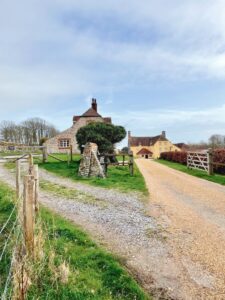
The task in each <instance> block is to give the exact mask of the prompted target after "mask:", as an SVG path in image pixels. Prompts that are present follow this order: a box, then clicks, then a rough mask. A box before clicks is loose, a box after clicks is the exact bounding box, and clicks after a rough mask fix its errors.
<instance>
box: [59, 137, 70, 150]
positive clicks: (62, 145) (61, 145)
mask: <svg viewBox="0 0 225 300" xmlns="http://www.w3.org/2000/svg"><path fill="white" fill-rule="evenodd" d="M69 147H70V139H60V140H59V148H69Z"/></svg>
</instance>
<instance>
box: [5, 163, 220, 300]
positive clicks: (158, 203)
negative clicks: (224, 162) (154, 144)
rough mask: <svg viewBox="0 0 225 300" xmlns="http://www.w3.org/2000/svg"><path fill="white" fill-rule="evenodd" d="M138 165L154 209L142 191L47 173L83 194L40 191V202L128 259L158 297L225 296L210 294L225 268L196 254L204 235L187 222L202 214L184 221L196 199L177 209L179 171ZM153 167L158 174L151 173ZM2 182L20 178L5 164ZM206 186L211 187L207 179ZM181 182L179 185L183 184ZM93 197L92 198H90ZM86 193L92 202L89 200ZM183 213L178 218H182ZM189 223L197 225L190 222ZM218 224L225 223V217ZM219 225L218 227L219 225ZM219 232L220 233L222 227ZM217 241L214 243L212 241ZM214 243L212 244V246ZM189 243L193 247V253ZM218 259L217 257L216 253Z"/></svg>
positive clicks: (45, 174) (46, 177)
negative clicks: (209, 264)
mask: <svg viewBox="0 0 225 300" xmlns="http://www.w3.org/2000/svg"><path fill="white" fill-rule="evenodd" d="M139 164H140V167H141V168H143V170H144V171H143V173H144V174H145V176H146V178H147V179H148V178H149V181H150V186H149V187H150V190H151V193H152V204H151V205H150V207H148V203H147V204H144V203H143V202H142V201H141V200H140V199H138V197H137V195H127V194H124V193H119V192H115V191H114V190H105V189H102V188H97V187H91V186H88V185H84V184H80V183H75V182H74V181H71V180H69V179H62V178H59V177H57V176H54V175H52V174H50V173H48V172H46V171H41V173H40V175H41V178H42V180H45V181H47V182H51V183H54V184H56V185H57V186H61V187H62V188H63V189H65V188H66V189H70V190H71V189H74V190H76V191H79V193H81V194H80V195H81V196H82V199H80V195H79V200H78V198H77V199H72V198H71V199H68V197H62V196H60V197H59V196H57V195H56V194H53V193H50V192H46V191H41V202H42V203H43V204H44V205H46V206H47V207H49V208H50V209H52V210H54V211H56V212H57V213H59V214H61V215H62V216H64V217H66V218H67V219H69V220H71V221H73V222H74V223H76V224H79V225H80V226H82V228H84V229H85V230H86V231H88V232H89V233H90V234H91V235H92V236H93V237H94V238H95V240H97V241H98V242H99V243H101V244H103V245H104V246H105V247H106V248H108V249H109V250H110V251H112V252H113V253H115V254H117V255H119V256H120V257H122V258H124V260H123V262H124V264H125V265H126V266H127V267H128V269H129V270H130V271H131V272H132V273H133V274H135V276H136V277H137V279H138V280H139V281H140V282H141V284H142V285H143V286H144V288H145V289H146V290H148V291H149V292H150V293H153V294H154V296H155V299H188V300H189V299H224V297H223V296H221V297H220V296H218V297H217V298H208V297H209V295H215V294H216V293H217V292H218V291H220V290H219V285H220V284H221V283H222V271H221V274H218V273H216V272H214V270H211V269H210V268H208V267H207V266H205V265H204V264H203V263H202V261H201V260H199V258H198V256H197V255H196V257H195V256H194V255H193V256H192V255H191V254H192V253H193V250H191V249H192V248H194V246H193V244H196V241H198V240H199V241H200V238H202V237H198V236H195V235H194V234H193V233H192V231H191V229H190V228H189V226H188V225H190V227H192V226H193V224H194V223H193V222H197V220H198V217H197V216H195V215H193V216H191V215H190V218H191V221H190V219H187V220H186V219H185V222H183V218H184V216H185V215H186V212H185V210H184V207H183V206H187V207H189V206H191V204H190V203H191V201H192V202H193V201H194V200H193V199H191V198H190V197H189V198H190V199H189V198H188V197H186V198H187V199H186V198H185V201H184V202H185V203H186V202H187V203H186V204H183V203H182V205H183V206H182V207H181V208H180V207H179V205H178V204H179V203H178V204H176V205H177V207H176V208H175V206H174V204H173V203H174V202H175V201H178V200H176V199H177V197H178V198H179V197H181V196H179V194H178V196H177V192H178V193H181V195H183V194H182V193H183V190H182V191H180V187H176V188H175V187H174V186H173V185H170V182H169V180H170V177H171V176H175V179H174V181H175V182H177V179H176V176H178V177H179V174H178V175H176V173H174V174H173V171H172V170H171V172H172V173H171V174H172V175H171V174H169V176H166V177H165V179H163V178H161V177H160V176H161V175H160V174H161V173H162V171H163V172H164V169H163V168H164V167H163V166H160V165H156V164H155V163H153V164H151V163H149V165H148V163H146V162H145V161H144V162H142V161H140V162H139ZM146 164H147V165H146ZM153 169H155V172H156V174H155V173H154V171H153ZM157 170H158V171H157ZM150 171H152V172H153V173H154V174H151V172H150ZM168 172H170V170H169V171H168ZM181 175H183V174H181ZM158 176H159V178H158ZM0 180H4V181H7V182H8V183H10V184H11V185H14V181H15V179H14V174H13V173H12V172H11V173H10V172H9V171H8V170H5V169H4V168H3V167H2V165H1V164H0ZM161 180H162V182H161ZM186 181H187V180H186ZM161 184H162V186H161ZM205 185H206V188H207V183H206V184H205ZM178 186H180V185H179V184H178ZM161 189H162V190H161ZM173 189H175V190H173ZM182 189H183V188H182ZM170 190H171V191H173V192H170ZM218 190H219V191H220V190H221V193H223V192H224V190H223V189H220V187H219V186H218ZM179 191H180V192H179ZM171 193H172V195H171ZM90 196H91V197H93V199H92V200H91V201H90ZM87 197H88V199H89V201H86V200H85V199H86V198H87ZM157 199H158V200H157ZM160 199H161V200H160ZM164 201H165V202H164ZM178 202H179V201H178ZM212 203H213V201H212ZM180 205H181V204H180ZM201 205H203V203H202V204H201V203H200V202H199V204H198V210H199V212H201V211H202V206H201ZM218 205H219V202H218ZM167 206H168V208H167ZM169 208H170V209H169ZM217 209H218V212H215V211H213V212H212V211H211V210H209V209H208V208H207V209H206V210H205V211H204V214H207V215H208V216H210V218H211V219H213V218H214V217H215V214H216V215H219V211H220V207H219V206H218V207H217ZM186 210H187V208H186ZM178 212H179V217H178V216H177V215H178ZM195 213H196V212H195ZM174 220H175V221H174ZM178 221H179V222H178ZM186 222H187V225H186V226H185V224H186ZM189 222H191V223H193V224H189ZM218 223H221V224H222V225H221V226H223V224H224V223H223V219H222V217H221V218H220V221H218ZM207 225H208V224H207ZM214 226H215V225H214ZM216 226H217V227H218V226H219V225H218V224H216ZM211 230H212V226H211V227H210V229H209V230H207V232H208V234H209V235H211V234H212V233H211ZM215 232H217V233H218V230H217V231H216V230H215ZM198 234H200V232H198ZM223 234H224V232H221V235H222V236H223ZM216 237H217V238H219V237H218V235H217V236H216V235H215V236H214V238H216ZM223 237H224V236H223ZM221 240H222V239H221ZM223 241H224V240H223ZM213 242H215V241H214V240H213ZM211 246H212V245H209V247H211ZM186 247H188V251H187V248H186ZM199 247H200V246H199ZM206 247H207V245H206ZM222 247H224V244H221V245H218V248H216V249H215V248H213V250H215V251H219V252H218V253H219V254H218V256H219V258H218V259H219V261H218V262H217V266H218V265H219V264H220V265H221V270H222V268H223V267H224V262H222V257H223V255H222V253H221V250H222ZM224 249H225V248H224ZM189 250H190V253H189ZM201 250H202V249H201ZM206 250H207V248H206V249H205V251H206ZM207 251H208V250H207ZM213 257H214V258H215V257H216V254H214V256H213ZM213 263H214V262H213ZM212 267H214V265H213V266H212ZM221 291H222V289H221Z"/></svg>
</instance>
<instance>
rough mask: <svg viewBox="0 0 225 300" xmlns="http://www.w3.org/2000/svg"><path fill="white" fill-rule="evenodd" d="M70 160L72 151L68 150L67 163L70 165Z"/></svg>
mask: <svg viewBox="0 0 225 300" xmlns="http://www.w3.org/2000/svg"><path fill="white" fill-rule="evenodd" d="M70 161H71V156H70V152H69V151H68V152H67V165H68V167H69V165H70Z"/></svg>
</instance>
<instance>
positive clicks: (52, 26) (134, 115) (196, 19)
mask: <svg viewBox="0 0 225 300" xmlns="http://www.w3.org/2000/svg"><path fill="white" fill-rule="evenodd" d="M92 97H95V98H97V99H98V103H99V111H100V113H101V114H102V115H104V116H112V118H113V121H114V123H117V124H121V125H124V126H126V128H127V130H131V131H132V133H133V134H134V135H149V136H152V135H157V134H158V133H159V132H161V131H162V130H166V131H167V136H168V137H169V138H170V139H171V140H172V141H174V142H181V141H183V142H197V141H200V140H207V139H208V137H209V136H210V135H211V134H214V133H218V134H224V133H225V3H224V1H223V0H221V1H220V0H198V1H196V0H195V1H194V0H187V1H180V0H170V1H168V0H157V1H156V0H154V1H153V0H142V1H137V0H136V1H134V0H123V1H115V0H114V1H113V0H105V1H100V0H98V1H97V0H92V1H91V0H83V1H75V0H45V1H40V0H20V1H16V0H13V1H12V0H2V1H1V2H0V106H1V109H0V121H1V120H14V121H16V122H19V121H22V120H23V119H26V118H28V117H36V116H39V117H42V118H45V119H47V120H48V121H50V122H52V123H54V124H55V125H56V126H57V127H58V128H59V129H60V130H63V129H66V128H68V127H69V126H71V122H72V116H73V115H79V114H81V113H83V112H84V111H85V110H86V109H87V108H88V107H89V102H90V99H91V98H92Z"/></svg>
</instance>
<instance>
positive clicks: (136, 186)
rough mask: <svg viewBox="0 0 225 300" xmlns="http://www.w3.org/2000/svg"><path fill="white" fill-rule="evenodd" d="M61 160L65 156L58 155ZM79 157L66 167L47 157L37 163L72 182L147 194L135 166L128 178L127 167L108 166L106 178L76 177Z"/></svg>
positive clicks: (75, 157) (64, 164)
mask: <svg viewBox="0 0 225 300" xmlns="http://www.w3.org/2000/svg"><path fill="white" fill-rule="evenodd" d="M59 157H60V158H61V159H64V160H66V155H60V156H59ZM79 161H80V156H78V155H76V156H74V161H73V162H72V163H71V164H70V166H68V165H67V163H66V162H59V161H56V160H54V159H52V158H50V157H49V161H48V162H47V163H45V164H42V163H39V166H40V167H41V168H43V169H46V170H47V171H49V172H52V173H54V174H56V175H59V176H62V177H66V178H71V179H72V180H75V181H79V182H83V183H87V184H91V185H94V186H99V187H104V188H115V189H118V190H120V191H123V192H132V191H134V192H141V193H143V194H144V195H147V194H148V190H147V188H146V185H145V181H144V178H143V176H142V174H141V173H140V171H139V170H138V168H137V166H136V165H135V166H134V176H133V177H132V176H130V173H129V167H118V166H110V167H109V168H108V177H107V178H106V179H101V178H81V177H79V176H78V169H79Z"/></svg>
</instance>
